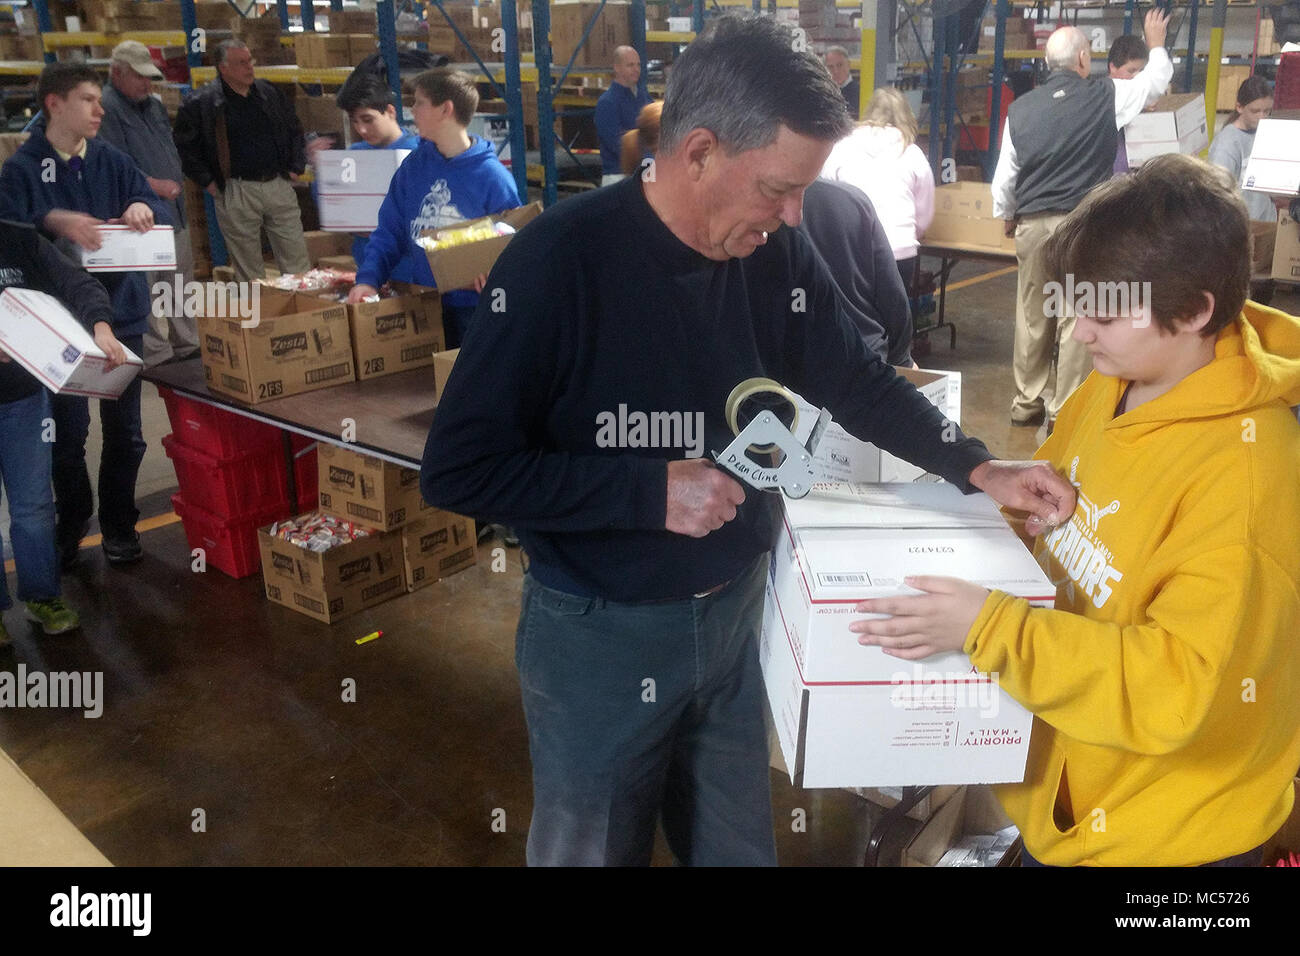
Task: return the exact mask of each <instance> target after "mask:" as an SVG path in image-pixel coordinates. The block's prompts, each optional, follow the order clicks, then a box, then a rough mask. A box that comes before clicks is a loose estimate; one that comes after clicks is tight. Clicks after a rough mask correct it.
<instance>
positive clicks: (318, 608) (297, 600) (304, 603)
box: [293, 591, 325, 614]
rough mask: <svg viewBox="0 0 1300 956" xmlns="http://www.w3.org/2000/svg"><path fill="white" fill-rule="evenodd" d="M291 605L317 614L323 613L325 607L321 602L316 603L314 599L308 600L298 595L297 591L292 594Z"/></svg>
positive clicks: (305, 596) (303, 595)
mask: <svg viewBox="0 0 1300 956" xmlns="http://www.w3.org/2000/svg"><path fill="white" fill-rule="evenodd" d="M293 603H294V604H296V605H298V606H299V607H305V608H306V609H307V610H309V611H315V612H316V613H317V614H324V613H325V605H324V604H323V603H322V602H320V601H317V600H316V599H315V598H309V597H307V595H305V594H299V593H298V592H297V591H294V592H293Z"/></svg>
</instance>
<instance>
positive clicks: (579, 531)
mask: <svg viewBox="0 0 1300 956" xmlns="http://www.w3.org/2000/svg"><path fill="white" fill-rule="evenodd" d="M792 39H793V35H792V34H791V33H790V31H789V30H788V28H786V27H785V26H784V25H783V24H780V23H777V22H776V21H774V20H771V19H769V18H766V17H753V18H751V17H743V18H737V17H732V16H726V17H719V18H718V19H717V20H715V21H714V25H713V26H711V27H710V29H709V31H708V32H706V33H705V34H703V35H702V36H701V37H700V38H699V39H697V40H696V41H695V42H694V43H692V44H691V46H690V47H688V48H687V50H686V52H685V53H683V54H682V56H681V58H680V59H679V60H678V61H677V64H676V65H675V66H674V68H673V74H672V78H671V79H670V80H669V85H668V91H667V96H666V97H665V100H664V112H663V124H662V130H661V141H660V149H659V152H658V153H657V155H656V157H655V174H654V176H653V177H635V178H632V179H629V180H624V181H623V182H620V183H617V184H615V185H613V186H610V187H608V188H606V189H598V190H592V191H591V192H589V193H586V194H584V195H582V196H579V197H576V198H574V199H569V200H566V201H565V202H563V203H560V204H559V205H558V206H555V207H554V208H552V209H550V210H548V211H547V212H545V213H544V214H543V215H542V216H541V217H539V218H538V219H537V220H536V221H535V222H533V223H530V224H529V225H528V226H526V227H525V228H524V229H523V230H522V231H521V232H520V234H519V235H518V236H517V237H515V238H514V239H513V240H512V241H511V243H510V245H508V246H507V247H506V249H505V251H504V252H503V253H502V255H501V258H500V259H499V260H498V261H497V263H496V266H495V267H494V268H493V270H492V273H491V274H490V275H489V277H488V283H487V286H488V290H487V291H486V292H485V294H484V296H483V298H482V300H481V301H480V303H479V308H478V313H477V314H476V315H475V317H474V323H473V324H472V325H471V326H470V329H469V333H468V334H467V335H466V337H465V341H464V343H463V344H462V346H461V351H460V356H459V358H458V359H457V361H456V365H455V368H454V369H453V370H452V373H451V377H450V379H449V381H448V383H447V388H446V391H445V393H444V394H443V397H442V400H441V402H440V403H439V405H438V411H437V415H436V416H435V418H434V422H433V428H432V431H431V432H430V434H429V441H428V444H427V445H426V447H425V452H424V462H423V467H422V469H421V475H420V477H421V489H422V490H423V492H424V495H425V497H426V498H427V499H428V500H429V501H430V503H432V504H435V505H437V506H438V507H442V508H448V509H450V510H453V511H457V512H461V513H464V514H473V515H481V516H483V517H484V518H486V519H487V520H490V521H495V522H499V523H503V524H509V525H511V526H512V527H514V528H515V529H516V530H517V532H518V535H519V540H520V542H521V543H522V544H523V546H524V547H525V549H526V550H527V552H528V554H529V557H530V559H531V563H530V566H529V570H528V574H527V576H526V577H525V579H524V590H523V608H522V611H521V614H520V619H519V630H518V635H517V639H516V652H515V660H516V663H517V665H518V669H519V678H520V684H521V686H522V689H523V703H524V713H525V716H526V717H527V721H528V735H529V746H530V750H531V754H532V761H533V819H532V826H531V828H530V831H529V835H528V860H529V862H530V863H533V864H596V865H600V864H637V863H648V862H649V860H650V856H651V850H652V848H653V845H654V833H655V826H656V823H657V822H660V821H662V824H663V827H664V831H665V835H666V837H667V840H668V845H669V847H670V848H671V849H672V851H673V853H674V854H675V855H676V857H677V858H678V859H679V860H680V861H682V862H684V863H689V864H695V865H721V864H770V863H773V862H775V845H774V836H773V829H772V806H771V796H770V792H769V783H768V768H767V740H766V734H765V731H764V727H763V690H762V677H761V674H760V670H759V660H758V630H759V625H760V623H761V618H762V607H763V584H764V579H765V577H766V573H767V554H768V550H769V548H770V547H771V544H772V537H773V531H774V529H775V527H776V525H775V520H776V515H774V514H773V510H772V509H773V507H774V502H773V501H772V496H769V495H763V494H759V493H757V492H749V493H747V492H746V491H745V490H744V489H742V488H741V486H740V485H739V484H738V483H737V482H735V481H734V480H732V479H731V478H730V477H729V476H728V475H727V474H726V473H725V472H723V471H721V470H719V469H718V468H717V467H715V466H713V465H712V464H711V463H710V462H709V461H708V460H707V459H706V458H704V457H702V453H705V452H707V451H708V450H713V449H722V448H724V447H726V444H727V443H728V441H729V440H730V439H731V431H730V429H729V428H728V425H727V422H726V416H725V414H724V406H725V405H726V402H727V396H728V394H729V392H730V391H731V389H732V388H733V387H734V386H735V385H736V384H737V383H739V382H741V381H743V380H745V379H749V378H753V377H756V376H764V377H771V378H774V379H776V380H777V381H779V382H782V383H785V384H788V385H790V386H792V387H794V388H795V389H796V390H798V391H799V392H800V393H802V394H803V395H804V396H805V397H806V398H807V399H808V400H809V401H811V402H813V403H814V404H819V405H825V406H826V407H827V408H829V409H830V410H831V412H832V413H833V414H834V416H835V418H836V419H837V420H838V421H839V422H840V423H841V424H842V425H843V426H844V428H845V429H847V430H848V431H849V432H851V433H853V434H855V435H857V436H859V437H861V438H866V439H870V440H872V441H875V442H876V443H877V444H878V445H879V446H880V447H881V448H884V449H887V450H888V451H891V452H893V453H895V454H898V455H902V456H904V457H906V458H908V459H909V460H911V461H914V462H915V463H917V464H919V465H921V466H922V467H924V468H926V469H927V470H928V471H931V472H934V473H935V474H939V475H942V476H944V477H945V478H947V479H948V480H950V481H952V482H954V483H956V484H957V485H958V486H959V487H961V488H963V489H965V490H968V491H969V490H973V489H974V488H981V489H983V490H985V491H987V492H988V493H989V494H990V495H992V496H993V497H994V498H995V499H997V500H999V501H1001V502H1002V503H1004V504H1008V505H1010V506H1012V507H1016V508H1021V509H1024V510H1026V511H1033V512H1034V513H1035V518H1034V519H1033V520H1031V521H1030V522H1028V525H1029V528H1030V533H1031V534H1033V533H1037V531H1038V529H1037V528H1035V527H1034V524H1035V522H1037V521H1040V520H1042V519H1048V520H1051V519H1055V520H1058V521H1059V520H1064V518H1065V517H1068V515H1069V514H1070V513H1071V512H1073V510H1074V492H1073V489H1072V488H1071V487H1070V485H1069V484H1068V483H1067V482H1066V481H1064V479H1062V478H1060V477H1059V476H1058V475H1056V474H1055V473H1054V472H1053V471H1052V470H1051V469H1050V467H1048V466H1047V465H1046V464H1045V463H1043V462H1034V463H1023V462H1000V461H994V460H992V459H993V456H992V455H990V454H989V452H988V449H986V448H985V447H984V446H983V445H982V444H981V443H980V442H979V441H976V440H975V439H971V438H967V437H966V436H965V435H962V434H961V433H960V430H959V429H957V428H956V427H955V426H954V425H952V424H951V423H950V422H947V421H946V420H945V419H944V417H943V415H942V414H941V413H940V412H939V411H938V409H936V408H935V407H934V406H933V405H931V404H930V403H929V402H928V401H926V400H925V398H924V397H922V396H921V395H920V394H919V393H918V392H917V391H916V389H914V388H913V387H912V386H911V385H910V384H908V382H907V381H906V380H905V379H902V378H900V377H899V376H897V375H896V374H895V373H894V371H893V370H892V369H891V368H889V366H887V365H885V364H884V363H883V362H881V361H880V359H879V358H878V357H877V356H875V355H874V354H873V353H871V352H869V351H868V349H867V346H866V344H865V343H864V342H863V339H862V336H861V334H860V333H859V332H858V330H857V329H856V328H855V327H854V326H853V325H852V323H851V322H850V320H849V319H848V318H847V317H846V316H845V314H844V311H843V308H842V307H841V306H840V305H839V304H838V302H837V299H836V295H835V288H834V286H833V284H832V283H831V280H830V276H829V275H828V274H827V272H826V267H825V266H824V265H823V264H822V263H821V261H820V260H819V259H818V258H817V255H816V253H815V252H814V251H813V248H812V246H811V245H810V244H809V242H808V240H807V238H806V237H804V236H803V235H802V234H800V233H798V232H796V231H795V230H794V229H793V228H781V227H782V226H789V227H794V226H797V225H798V224H799V221H800V218H801V206H802V199H803V194H804V191H805V190H806V189H807V187H808V185H809V184H810V183H811V182H812V181H813V180H814V179H816V178H817V175H818V173H819V172H820V171H821V168H822V164H823V163H824V162H825V160H826V156H827V155H828V154H829V153H830V149H831V145H832V143H833V142H834V141H835V140H836V139H837V138H838V137H840V136H843V135H844V134H846V133H847V132H848V130H849V119H848V114H847V113H846V112H845V109H844V102H843V100H842V99H841V97H840V94H839V90H838V89H836V87H835V85H834V83H832V81H831V78H830V75H829V74H828V73H827V72H826V69H825V67H823V66H822V65H821V63H820V62H819V61H818V60H817V58H816V56H814V55H813V54H811V53H803V52H798V51H797V50H796V49H795V47H796V46H797V44H794V43H793V42H792ZM538 263H545V264H546V268H545V269H539V268H538V265H537V264H538ZM628 409H631V410H633V411H635V412H638V413H641V414H643V415H647V416H648V415H653V414H659V415H661V416H665V417H671V416H673V415H674V414H675V415H677V416H678V417H679V419H680V420H681V421H691V422H692V423H694V422H700V423H701V426H702V430H703V432H704V434H703V436H702V437H701V435H700V433H699V431H698V430H695V429H692V432H693V434H692V436H691V438H690V439H689V440H688V438H687V436H686V434H685V429H683V430H682V433H681V434H680V435H679V436H677V437H678V438H680V442H679V441H677V439H675V438H674V439H671V440H669V441H668V442H667V443H663V442H659V441H656V442H654V443H653V445H654V447H648V446H649V445H651V444H652V443H650V442H647V441H635V442H634V441H632V439H631V438H630V437H629V438H628V440H627V441H624V442H622V444H621V446H620V444H619V442H618V441H614V442H612V443H611V442H610V441H609V440H608V439H609V436H608V434H607V432H608V429H607V428H602V425H601V423H602V421H607V420H608V418H609V416H611V415H615V414H621V413H622V412H624V411H626V410H628ZM688 416H689V418H688ZM642 437H644V436H642ZM665 444H666V445H667V446H671V447H665Z"/></svg>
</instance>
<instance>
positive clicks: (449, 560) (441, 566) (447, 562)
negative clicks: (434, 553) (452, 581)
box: [438, 548, 474, 571]
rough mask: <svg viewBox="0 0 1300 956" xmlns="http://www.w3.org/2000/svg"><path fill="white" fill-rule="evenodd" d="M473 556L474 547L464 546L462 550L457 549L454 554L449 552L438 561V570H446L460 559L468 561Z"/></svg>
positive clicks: (459, 561)
mask: <svg viewBox="0 0 1300 956" xmlns="http://www.w3.org/2000/svg"><path fill="white" fill-rule="evenodd" d="M472 557H474V549H473V548H466V549H465V550H464V551H457V552H456V553H455V554H449V555H447V557H445V558H443V559H442V560H441V561H439V562H438V570H439V571H446V570H447V569H448V568H450V567H454V566H455V565H457V564H460V563H461V562H462V561H468V560H470V559H471V558H472Z"/></svg>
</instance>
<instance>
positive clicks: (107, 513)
mask: <svg viewBox="0 0 1300 956" xmlns="http://www.w3.org/2000/svg"><path fill="white" fill-rule="evenodd" d="M121 342H122V344H123V345H125V346H126V347H127V348H129V349H130V350H131V351H132V352H134V353H135V354H136V355H141V354H143V352H142V349H143V348H144V336H142V335H136V336H128V337H127V338H124V339H122V340H121ZM142 384H143V380H142V379H141V378H140V376H138V375H137V376H136V377H135V378H134V379H133V380H132V381H131V384H130V385H128V386H127V387H126V389H125V391H123V392H122V395H121V396H120V397H119V398H117V399H115V400H109V399H100V402H99V423H100V426H101V428H102V430H103V436H104V446H103V452H102V453H101V456H100V460H99V528H100V531H102V532H103V534H104V537H106V538H126V537H129V536H130V535H131V534H132V532H134V531H135V523H136V521H138V520H139V518H140V512H139V511H138V510H137V509H136V507H135V479H136V476H137V475H138V474H139V472H140V462H141V461H143V460H144V452H145V448H146V445H145V441H144V435H143V433H142V432H141V426H140V388H141V385H142ZM53 401H54V422H55V427H56V428H57V435H56V441H55V443H54V496H55V499H56V501H57V503H58V515H59V528H58V539H59V541H60V542H62V543H70V542H71V541H72V539H73V538H74V537H75V538H78V539H80V537H81V532H82V529H83V528H84V527H85V524H86V522H87V521H89V520H90V516H91V515H92V514H94V513H95V501H94V498H93V497H92V496H91V490H90V473H89V472H88V471H87V470H86V436H87V435H88V434H89V433H90V400H89V399H88V398H83V397H82V396H80V395H55V396H54V399H53Z"/></svg>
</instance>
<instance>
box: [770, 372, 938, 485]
mask: <svg viewBox="0 0 1300 956" xmlns="http://www.w3.org/2000/svg"><path fill="white" fill-rule="evenodd" d="M894 371H895V372H897V373H898V374H899V375H901V376H902V377H903V378H905V379H907V380H908V381H909V382H911V383H912V384H913V385H915V386H916V388H917V391H919V392H920V393H921V394H922V395H924V396H925V397H926V398H927V399H929V400H930V403H931V404H932V405H934V406H935V407H936V408H938V409H939V411H941V412H943V414H944V416H945V417H947V418H948V419H949V420H950V421H952V422H953V423H954V424H957V425H960V424H961V372H941V371H933V370H929V369H913V368H895V369H894ZM798 406H799V422H798V424H797V425H796V426H795V437H796V438H798V439H799V440H800V441H807V440H808V436H809V435H810V434H811V433H812V429H813V426H814V425H815V424H816V422H817V414H818V410H817V409H815V408H813V407H812V406H811V405H810V404H808V403H807V402H806V401H804V400H803V399H802V398H799V400H798ZM813 461H814V463H815V464H814V467H815V468H816V469H817V474H818V475H820V476H821V477H822V478H823V479H825V480H828V481H846V482H899V481H916V480H918V479H920V478H922V477H923V476H924V475H925V471H924V469H922V468H919V467H917V466H916V465H913V464H912V463H911V462H909V461H904V460H903V459H901V458H897V457H895V456H894V455H891V454H890V453H889V452H887V451H881V450H880V449H879V448H877V447H876V446H875V445H873V444H872V443H871V442H865V441H861V440H859V439H857V438H854V437H853V436H852V435H850V434H849V433H848V432H846V431H845V430H844V429H843V428H841V427H840V426H839V425H838V424H837V423H836V422H834V421H832V422H831V424H830V427H828V428H827V429H826V432H825V434H823V435H822V440H821V444H819V445H818V446H817V454H816V455H815V456H814V457H813Z"/></svg>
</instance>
